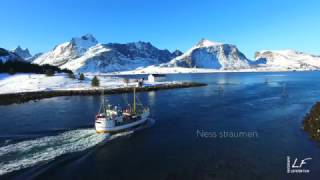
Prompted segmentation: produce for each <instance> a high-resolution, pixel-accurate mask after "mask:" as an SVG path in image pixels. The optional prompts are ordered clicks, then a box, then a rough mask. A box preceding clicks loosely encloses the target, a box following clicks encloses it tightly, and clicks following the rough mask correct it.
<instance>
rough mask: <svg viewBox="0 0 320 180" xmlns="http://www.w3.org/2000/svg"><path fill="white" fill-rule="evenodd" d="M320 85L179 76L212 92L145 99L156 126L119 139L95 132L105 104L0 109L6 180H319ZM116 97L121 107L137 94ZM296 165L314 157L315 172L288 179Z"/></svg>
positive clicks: (255, 77)
mask: <svg viewBox="0 0 320 180" xmlns="http://www.w3.org/2000/svg"><path fill="white" fill-rule="evenodd" d="M319 78H320V72H290V73H221V74H193V75H169V76H167V79H170V80H188V81H190V80H191V81H201V82H206V83H208V86H206V87H196V88H185V89H174V90H162V91H156V92H145V93H139V98H140V100H141V101H142V103H143V104H146V105H148V106H149V107H150V109H151V117H152V119H154V121H155V122H154V124H153V125H152V126H149V127H147V128H144V129H142V130H137V131H134V132H131V133H130V134H124V135H121V136H120V137H117V138H112V139H113V140H110V139H109V140H106V139H108V138H109V137H101V136H99V135H97V134H95V133H94V130H92V129H91V128H92V127H93V119H94V118H93V117H94V115H95V113H96V111H97V110H98V108H99V105H100V97H98V96H86V97H85V96H82V97H56V98H50V99H43V100H40V101H36V102H28V103H25V104H19V105H9V106H0V114H1V116H0V150H1V151H0V165H1V166H0V170H2V174H3V176H2V177H3V178H17V179H25V178H39V179H146V180H149V179H186V180H187V179H317V177H319V176H320V147H319V145H318V144H317V143H315V142H313V141H311V140H310V139H309V138H308V134H307V133H305V132H304V131H303V130H302V129H301V126H302V120H303V117H304V116H305V114H306V113H307V112H308V111H309V109H310V108H311V106H312V105H313V104H314V103H315V102H316V101H319V99H320V83H319ZM106 98H107V99H108V101H109V102H110V103H112V104H120V105H121V104H124V99H129V100H130V98H131V95H130V94H127V95H111V96H107V97H106ZM201 131H202V132H210V133H217V137H207V138H205V137H201V136H199V132H201ZM221 132H234V133H236V132H254V133H255V136H254V137H230V136H228V137H220V136H219V133H221ZM287 156H290V157H291V158H298V159H304V158H306V157H311V158H312V160H311V161H309V162H308V164H307V165H306V166H305V167H306V168H308V169H310V173H308V174H287V172H286V168H287V160H286V159H287ZM0 174H1V171H0Z"/></svg>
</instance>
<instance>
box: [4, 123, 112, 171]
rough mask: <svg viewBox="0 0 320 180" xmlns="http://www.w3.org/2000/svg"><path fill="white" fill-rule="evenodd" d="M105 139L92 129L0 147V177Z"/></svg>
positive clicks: (77, 150)
mask: <svg viewBox="0 0 320 180" xmlns="http://www.w3.org/2000/svg"><path fill="white" fill-rule="evenodd" d="M107 138H108V135H99V134H96V132H95V130H93V129H81V130H72V131H68V132H65V133H62V134H59V135H57V136H47V137H42V138H39V139H34V140H29V141H23V142H19V143H16V144H10V145H7V146H3V147H0V175H3V174H6V173H9V172H12V171H15V170H19V169H23V168H27V167H31V166H33V165H36V164H39V163H43V162H47V161H49V160H53V159H54V158H56V157H58V156H61V155H63V154H66V153H72V152H80V151H83V150H85V149H88V148H90V147H93V146H95V145H97V144H98V143H100V142H102V141H104V140H106V139H107Z"/></svg>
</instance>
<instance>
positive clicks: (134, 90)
mask: <svg viewBox="0 0 320 180" xmlns="http://www.w3.org/2000/svg"><path fill="white" fill-rule="evenodd" d="M133 113H134V114H136V88H135V87H134V88H133Z"/></svg>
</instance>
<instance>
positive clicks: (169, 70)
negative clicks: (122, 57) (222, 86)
mask: <svg viewBox="0 0 320 180" xmlns="http://www.w3.org/2000/svg"><path fill="white" fill-rule="evenodd" d="M314 70H317V69H303V68H301V69H288V68H286V67H259V68H250V69H235V70H220V69H204V68H183V67H156V66H149V67H146V68H141V69H136V70H132V71H119V72H113V73H106V74H109V75H134V74H183V73H188V74H191V73H229V72H290V71H314Z"/></svg>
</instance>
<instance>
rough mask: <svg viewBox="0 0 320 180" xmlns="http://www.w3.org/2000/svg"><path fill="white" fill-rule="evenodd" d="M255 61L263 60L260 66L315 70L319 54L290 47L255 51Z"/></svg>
mask: <svg viewBox="0 0 320 180" xmlns="http://www.w3.org/2000/svg"><path fill="white" fill-rule="evenodd" d="M255 59H256V61H263V62H264V63H262V64H261V66H265V67H268V68H273V67H274V68H275V67H277V68H285V69H288V70H315V69H319V68H320V56H317V55H312V54H308V53H304V52H300V51H296V50H292V49H286V50H263V51H258V52H256V53H255Z"/></svg>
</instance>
